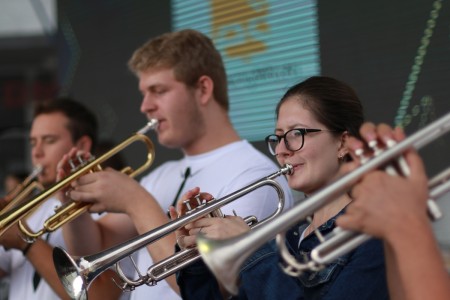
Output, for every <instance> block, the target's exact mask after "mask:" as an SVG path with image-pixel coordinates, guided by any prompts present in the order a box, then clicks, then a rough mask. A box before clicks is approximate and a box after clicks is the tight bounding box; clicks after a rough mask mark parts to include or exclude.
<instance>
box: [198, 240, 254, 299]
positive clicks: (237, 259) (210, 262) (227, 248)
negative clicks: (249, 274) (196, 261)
mask: <svg viewBox="0 0 450 300" xmlns="http://www.w3.org/2000/svg"><path fill="white" fill-rule="evenodd" d="M242 240H243V239H239V238H231V239H228V240H226V241H225V240H212V239H208V238H206V237H205V236H204V235H203V234H202V233H199V234H198V236H197V249H198V252H199V253H200V255H201V256H202V258H203V261H204V262H205V264H206V265H207V266H208V268H209V269H210V270H211V271H212V272H213V274H214V276H215V277H216V279H217V281H218V282H220V283H221V284H222V285H223V287H224V288H225V289H226V290H227V291H228V292H230V293H231V294H232V295H237V294H238V291H239V288H238V284H237V283H238V274H239V269H240V267H241V265H242V264H243V263H244V262H245V260H246V259H247V258H248V256H250V254H251V253H252V252H253V249H251V250H250V253H248V254H246V253H242V249H249V248H248V247H247V248H242V247H239V246H238V245H236V242H237V243H239V242H240V241H242ZM237 251H238V252H239V253H237Z"/></svg>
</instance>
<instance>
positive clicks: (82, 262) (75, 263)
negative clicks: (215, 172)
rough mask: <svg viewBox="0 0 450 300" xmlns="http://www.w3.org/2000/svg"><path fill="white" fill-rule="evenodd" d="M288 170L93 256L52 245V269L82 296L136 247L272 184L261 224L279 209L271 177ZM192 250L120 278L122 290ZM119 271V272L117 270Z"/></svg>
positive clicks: (149, 279) (168, 269)
mask: <svg viewBox="0 0 450 300" xmlns="http://www.w3.org/2000/svg"><path fill="white" fill-rule="evenodd" d="M291 172H292V166H290V165H286V166H285V167H283V168H281V169H280V170H279V171H277V172H275V173H273V174H271V175H269V176H267V177H264V178H262V179H260V180H258V181H255V182H254V183H252V184H250V185H248V186H246V187H243V188H242V189H240V190H237V191H236V192H234V193H231V194H229V195H227V196H225V197H223V198H220V199H212V200H211V201H209V202H205V203H202V204H201V205H199V206H198V207H197V208H196V209H193V210H192V211H190V212H189V214H186V215H184V216H181V217H180V218H178V219H176V220H172V221H170V222H168V223H166V224H164V225H161V226H159V227H157V228H155V229H153V230H150V231H148V232H147V233H144V234H142V235H140V236H137V237H135V238H133V239H131V240H129V241H127V242H124V243H122V244H120V245H117V246H115V247H112V248H110V249H107V250H105V251H103V252H100V253H97V254H94V255H90V256H85V257H81V258H76V259H74V258H72V257H71V256H70V255H69V254H68V253H67V252H66V251H64V250H63V249H61V248H58V247H55V248H54V250H53V260H54V263H55V268H56V272H57V273H58V276H59V278H60V280H61V282H62V283H63V285H64V286H65V288H66V291H67V292H68V294H69V295H70V296H71V297H72V298H73V299H86V297H87V289H88V287H89V285H90V284H91V282H92V281H93V280H94V279H95V278H96V277H97V276H98V275H100V274H101V273H102V272H104V271H105V270H107V269H108V268H110V267H112V266H113V265H115V264H117V263H118V262H119V261H120V260H122V259H123V258H125V257H127V256H130V255H131V254H132V253H134V252H136V251H137V250H140V249H141V248H143V247H145V246H147V245H149V244H151V243H153V242H156V241H157V240H159V239H161V238H162V237H164V236H166V235H168V234H170V233H173V232H175V231H176V230H177V229H179V228H181V227H183V226H185V225H187V224H189V223H191V222H193V221H195V220H197V219H199V218H202V217H204V216H207V215H209V214H211V213H213V212H215V211H217V210H219V209H220V208H221V207H222V206H224V205H227V204H228V203H230V202H232V201H234V200H236V199H238V198H240V197H242V196H244V195H246V194H248V193H250V192H252V191H254V190H256V189H258V188H260V187H263V186H266V185H268V186H271V187H273V188H274V189H275V190H276V192H277V194H278V199H279V204H278V207H277V210H276V211H275V212H274V213H273V214H272V215H271V216H269V217H268V218H266V219H265V220H263V221H261V223H263V222H266V221H267V220H268V219H271V218H273V217H275V216H276V215H278V214H279V213H280V212H281V211H282V209H283V204H284V191H283V189H282V188H281V186H280V185H279V183H278V182H276V181H275V180H274V178H276V177H278V176H281V175H284V174H290V173H291ZM257 225H258V224H257ZM257 225H255V226H257ZM255 226H254V227H255ZM195 251H196V250H192V249H188V250H187V251H186V250H185V251H182V252H183V253H179V254H175V255H174V256H173V257H169V258H168V259H167V260H165V261H164V263H162V264H161V263H160V264H157V265H155V267H154V268H149V271H148V272H147V275H146V276H144V277H142V278H139V279H138V280H130V279H127V278H123V279H124V281H125V285H124V286H123V287H122V288H124V289H126V288H127V287H128V289H130V290H132V289H134V287H136V286H139V285H142V284H148V285H154V284H156V282H157V281H159V280H161V279H163V278H165V277H167V276H169V275H170V274H173V273H174V271H173V270H174V268H176V269H177V268H179V267H180V264H184V265H183V266H185V265H186V264H190V263H191V262H193V261H195V260H196V259H198V258H199V256H198V255H197V254H196V253H195ZM195 256H196V258H195ZM193 257H194V258H193ZM186 259H187V260H186ZM191 259H193V260H191ZM175 272H176V271H175ZM119 273H121V272H120V271H119ZM119 275H121V274H119ZM121 277H122V276H121Z"/></svg>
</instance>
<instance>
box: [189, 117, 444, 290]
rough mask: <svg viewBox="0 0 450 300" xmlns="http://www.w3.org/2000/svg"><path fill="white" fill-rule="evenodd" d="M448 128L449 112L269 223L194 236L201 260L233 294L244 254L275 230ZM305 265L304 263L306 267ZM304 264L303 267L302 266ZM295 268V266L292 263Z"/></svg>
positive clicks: (292, 224)
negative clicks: (229, 233)
mask: <svg viewBox="0 0 450 300" xmlns="http://www.w3.org/2000/svg"><path fill="white" fill-rule="evenodd" d="M449 130H450V113H448V114H446V115H445V116H443V117H441V118H440V119H438V120H436V121H434V122H432V123H431V124H429V125H427V126H426V127H424V128H422V129H421V130H419V131H417V132H416V133H414V134H413V135H411V136H410V137H408V138H406V139H404V140H403V141H401V142H399V143H398V144H396V145H395V146H393V147H390V148H388V149H386V150H385V151H383V152H382V153H380V154H379V155H378V156H375V157H373V158H371V159H370V160H368V161H367V162H365V163H364V164H362V165H361V166H359V167H358V168H356V169H355V170H353V171H352V172H350V173H348V174H346V175H344V176H342V177H341V178H339V179H338V180H336V181H334V182H333V183H331V184H330V185H328V186H326V187H324V188H323V189H321V190H319V191H318V192H317V193H316V194H314V195H312V196H311V197H310V198H308V199H306V200H304V201H303V202H301V203H299V204H297V205H296V206H294V207H293V208H292V209H290V210H288V211H286V212H285V213H283V214H282V215H280V216H279V217H277V218H276V219H275V220H274V221H273V222H270V223H269V224H267V225H265V226H261V227H259V228H257V229H255V230H252V231H250V232H248V233H246V234H243V235H241V236H239V237H235V238H231V239H228V240H221V241H215V240H211V239H207V238H205V237H202V236H201V235H200V236H199V237H198V238H197V247H198V249H199V252H200V254H201V256H202V258H203V261H204V262H205V263H206V265H207V266H208V267H209V269H210V270H211V271H212V273H213V274H214V275H215V276H216V278H217V280H218V281H219V282H220V283H221V284H222V285H223V286H224V288H225V289H226V290H227V291H228V292H230V293H231V294H233V295H236V294H237V292H238V287H237V278H238V273H239V269H240V267H241V265H242V264H243V263H244V262H245V260H247V259H248V257H249V256H250V255H251V254H252V253H253V252H255V251H256V250H257V249H258V248H259V247H261V246H262V245H264V244H265V243H266V242H268V241H270V240H272V239H273V238H274V237H275V236H276V235H277V234H278V233H280V232H285V231H286V230H288V229H289V228H291V227H292V226H294V225H295V224H297V223H298V222H300V221H301V220H305V219H306V218H307V217H308V216H310V215H312V214H314V212H315V211H317V210H318V209H320V208H322V207H323V206H325V205H326V204H328V203H330V202H331V201H332V200H333V199H336V198H337V197H338V196H340V195H342V194H344V193H345V192H346V191H347V190H348V189H349V188H350V187H351V186H352V185H353V184H354V183H355V182H357V181H358V179H359V178H361V177H362V176H363V175H364V174H366V173H368V172H370V171H372V170H375V169H378V168H380V167H383V166H385V165H386V164H387V163H390V162H391V161H393V160H395V159H396V158H398V157H399V156H401V155H402V154H403V153H404V152H405V151H406V150H408V149H410V148H416V149H420V148H422V147H423V146H425V145H427V144H428V143H430V142H431V141H433V140H435V139H437V138H438V137H440V136H442V135H444V134H445V133H447V132H448V131H449ZM306 267H307V266H306ZM306 267H305V268H306ZM294 269H295V266H294Z"/></svg>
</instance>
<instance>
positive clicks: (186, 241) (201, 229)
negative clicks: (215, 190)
mask: <svg viewBox="0 0 450 300" xmlns="http://www.w3.org/2000/svg"><path fill="white" fill-rule="evenodd" d="M197 197H198V199H200V201H201V202H203V201H210V200H212V199H213V196H212V195H211V194H209V193H200V188H199V187H196V188H193V189H191V190H189V191H188V192H186V193H185V194H184V195H183V197H182V198H181V199H180V200H179V201H178V203H177V209H176V210H175V208H174V207H170V208H169V212H170V217H171V219H172V220H174V219H176V218H177V217H179V216H183V215H185V214H186V213H187V206H186V205H185V203H186V201H187V200H189V202H190V203H191V204H190V205H195V203H192V202H193V201H192V200H193V199H194V198H197ZM249 230H250V227H249V225H248V224H247V223H246V222H245V221H244V219H243V218H241V217H238V216H224V217H223V218H220V217H207V216H206V217H203V218H201V219H198V220H195V221H193V222H192V223H189V224H187V225H186V226H184V227H182V228H180V229H179V230H177V231H176V236H177V243H178V246H180V248H182V249H185V248H191V247H194V246H195V245H196V238H197V234H199V233H202V234H203V235H204V236H207V237H208V238H213V239H219V240H220V239H226V238H230V237H234V236H237V235H240V234H242V233H244V232H247V231H249Z"/></svg>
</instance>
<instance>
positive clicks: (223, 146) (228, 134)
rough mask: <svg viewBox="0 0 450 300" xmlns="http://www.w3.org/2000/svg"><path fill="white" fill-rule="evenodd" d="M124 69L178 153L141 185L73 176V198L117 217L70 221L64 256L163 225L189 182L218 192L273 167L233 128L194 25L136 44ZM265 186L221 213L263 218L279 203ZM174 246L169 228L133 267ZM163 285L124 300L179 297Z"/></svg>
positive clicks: (207, 48)
mask: <svg viewBox="0 0 450 300" xmlns="http://www.w3.org/2000/svg"><path fill="white" fill-rule="evenodd" d="M129 66H130V68H131V70H132V71H133V72H134V73H135V74H136V75H137V77H138V79H139V90H140V91H141V93H142V103H141V112H142V113H143V114H144V115H145V116H146V117H147V118H155V119H157V120H158V122H159V126H158V127H157V129H156V132H157V135H158V141H159V143H160V144H162V145H164V146H166V147H169V148H178V149H180V150H181V151H182V152H183V154H184V157H183V158H182V159H181V160H178V161H168V162H166V163H165V164H163V165H162V166H160V167H158V168H157V169H155V170H153V171H152V172H150V173H149V174H148V175H147V176H146V177H145V178H143V180H142V181H141V185H139V184H138V183H137V182H135V181H134V180H131V179H130V178H128V177H127V176H124V175H123V174H120V173H118V172H114V171H110V170H106V171H104V172H97V173H94V174H88V175H86V176H84V177H82V178H80V179H79V180H77V182H76V183H74V185H73V186H72V188H73V189H72V190H71V191H70V197H71V198H72V199H74V200H78V201H85V202H89V203H92V204H93V205H92V206H91V211H94V212H97V211H110V212H118V213H120V214H109V215H108V216H105V217H104V218H102V219H100V220H99V221H97V222H95V221H94V220H92V218H91V217H90V216H89V214H86V215H84V216H82V218H79V219H77V220H75V221H74V222H71V223H70V224H69V225H68V226H66V227H65V228H64V234H65V237H66V238H67V242H68V247H69V248H68V250H69V253H71V252H78V253H79V252H81V251H83V252H89V253H96V252H99V251H101V250H104V249H105V248H108V247H110V246H112V245H115V244H117V243H119V242H124V241H127V240H128V239H130V238H132V237H135V236H136V235H137V234H143V233H145V232H147V231H149V230H151V229H153V228H155V227H157V226H160V225H162V224H165V223H166V222H168V221H169V219H168V217H167V214H166V212H167V210H168V208H169V206H171V205H174V203H175V202H176V201H177V199H178V198H179V196H180V195H182V194H183V193H184V192H185V191H187V190H188V189H189V188H191V187H193V186H198V185H201V186H205V187H208V189H209V190H211V191H213V192H214V194H215V195H216V196H217V197H221V196H224V195H227V194H229V193H231V192H234V191H236V190H238V189H240V188H242V187H244V186H245V185H247V184H249V183H250V182H252V181H255V180H257V179H260V178H261V177H263V176H267V175H269V174H271V173H273V172H274V171H276V170H277V167H276V166H275V164H274V163H273V162H272V161H271V160H270V159H269V158H268V157H266V156H265V155H264V154H262V153H260V152H259V151H257V150H256V149H255V148H253V146H252V145H250V143H248V142H247V141H245V140H242V139H240V137H239V136H238V134H237V132H236V131H235V129H234V128H233V126H232V124H231V121H230V119H229V116H228V104H229V103H228V93H227V80H226V73H225V69H224V65H223V62H222V59H221V56H220V54H219V52H218V51H217V49H215V47H214V45H213V43H212V41H211V40H210V39H209V38H208V37H206V36H205V35H203V34H201V33H199V32H196V31H193V30H183V31H180V32H173V33H167V34H164V35H161V36H159V37H156V38H154V39H152V40H150V41H149V42H147V43H146V44H144V45H143V46H142V47H140V48H139V49H137V50H136V51H135V52H134V54H133V56H132V58H131V59H130V62H129ZM75 152H76V151H75V150H74V151H72V152H71V155H74V154H75ZM69 156H70V155H69ZM64 164H65V160H63V161H62V162H61V167H62V170H61V174H62V175H64V171H63V169H64V168H63V166H64ZM278 181H279V182H280V183H281V185H282V186H283V189H284V192H285V194H286V203H285V206H286V207H290V206H291V205H292V202H293V201H292V196H291V193H290V190H289V187H288V186H287V183H286V180H285V179H284V178H279V180H278ZM180 186H181V188H179V187H180ZM268 189H270V187H263V188H261V189H259V190H255V191H254V192H252V193H250V194H248V195H246V196H244V197H242V198H241V199H238V200H236V201H234V202H233V203H231V204H229V205H226V206H225V207H223V211H224V213H225V214H232V211H233V210H235V211H236V213H237V214H239V215H242V216H243V217H245V216H249V215H255V216H256V217H258V219H262V218H265V217H267V216H269V215H270V214H272V213H273V211H274V210H275V209H276V207H277V205H278V197H277V195H276V193H274V192H273V191H272V190H268ZM79 232H83V234H82V235H80V234H79ZM174 245H175V235H174V233H171V234H169V235H168V236H166V237H165V238H163V239H161V240H160V241H158V242H156V243H153V244H151V245H149V246H148V247H147V249H143V250H141V251H139V253H138V266H139V268H140V271H141V272H144V271H145V270H146V269H147V268H148V267H149V266H151V265H152V264H153V262H158V261H160V260H162V259H164V258H166V257H168V256H170V255H172V254H173V253H174ZM149 254H150V255H149ZM167 282H168V283H169V284H170V285H171V287H172V289H171V288H170V287H169V286H168V285H167ZM167 282H166V281H162V282H160V283H158V285H156V286H153V287H146V286H143V287H140V288H137V289H136V290H135V291H133V292H132V293H131V299H149V298H152V297H153V298H158V299H160V300H162V299H178V298H179V296H178V294H177V293H178V286H177V285H176V283H175V280H174V276H171V277H169V278H168V279H167Z"/></svg>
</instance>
